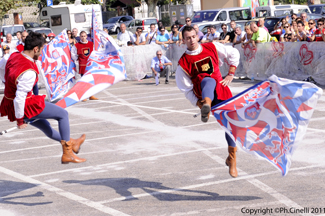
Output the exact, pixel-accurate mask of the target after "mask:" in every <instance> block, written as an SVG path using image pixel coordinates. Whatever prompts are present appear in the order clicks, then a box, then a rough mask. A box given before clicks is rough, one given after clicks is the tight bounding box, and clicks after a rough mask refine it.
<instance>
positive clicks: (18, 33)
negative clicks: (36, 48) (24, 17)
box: [16, 31, 22, 46]
mask: <svg viewBox="0 0 325 216" xmlns="http://www.w3.org/2000/svg"><path fill="white" fill-rule="evenodd" d="M16 37H17V39H18V41H17V46H18V45H19V44H21V42H22V41H21V31H17V32H16Z"/></svg>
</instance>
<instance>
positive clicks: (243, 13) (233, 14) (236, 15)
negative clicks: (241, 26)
mask: <svg viewBox="0 0 325 216" xmlns="http://www.w3.org/2000/svg"><path fill="white" fill-rule="evenodd" d="M229 18H230V20H235V21H236V20H250V19H251V11H250V9H243V10H234V11H229Z"/></svg>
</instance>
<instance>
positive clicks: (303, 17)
mask: <svg viewBox="0 0 325 216" xmlns="http://www.w3.org/2000/svg"><path fill="white" fill-rule="evenodd" d="M300 17H301V19H302V21H303V22H304V25H305V30H307V31H308V30H309V26H308V22H307V13H306V12H303V13H301V14H300Z"/></svg>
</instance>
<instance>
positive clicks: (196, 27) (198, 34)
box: [180, 24, 204, 42]
mask: <svg viewBox="0 0 325 216" xmlns="http://www.w3.org/2000/svg"><path fill="white" fill-rule="evenodd" d="M193 28H194V30H195V31H196V33H197V36H198V38H199V42H200V41H201V40H202V38H203V36H204V34H203V33H202V32H201V31H200V29H199V26H198V25H196V24H194V25H193ZM180 37H182V34H181V33H180Z"/></svg>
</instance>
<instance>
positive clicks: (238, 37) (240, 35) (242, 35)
mask: <svg viewBox="0 0 325 216" xmlns="http://www.w3.org/2000/svg"><path fill="white" fill-rule="evenodd" d="M235 34H236V37H235V38H234V40H233V45H236V44H240V43H241V42H242V41H243V40H244V38H245V35H246V33H245V32H244V31H242V30H241V27H240V26H236V28H235Z"/></svg>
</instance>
